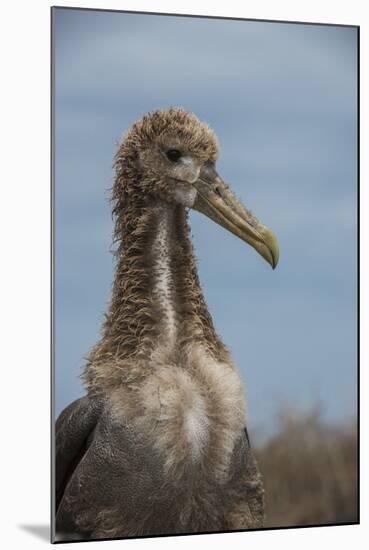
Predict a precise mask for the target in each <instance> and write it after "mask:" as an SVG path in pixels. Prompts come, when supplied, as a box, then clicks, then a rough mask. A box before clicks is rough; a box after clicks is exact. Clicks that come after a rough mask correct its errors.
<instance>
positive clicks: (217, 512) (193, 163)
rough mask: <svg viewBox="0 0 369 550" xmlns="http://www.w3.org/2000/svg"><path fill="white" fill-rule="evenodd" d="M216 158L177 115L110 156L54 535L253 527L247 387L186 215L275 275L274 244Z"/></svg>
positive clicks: (59, 429) (204, 132) (191, 121)
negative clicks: (87, 346) (231, 239)
mask: <svg viewBox="0 0 369 550" xmlns="http://www.w3.org/2000/svg"><path fill="white" fill-rule="evenodd" d="M173 151H174V152H175V153H173ZM217 151H218V146H217V142H216V138H215V135H214V134H213V132H211V131H210V130H209V128H208V127H206V126H205V125H204V124H202V123H200V122H199V121H198V119H196V117H194V115H191V114H189V113H186V112H185V111H182V110H179V109H171V110H169V111H164V112H162V111H158V112H155V113H153V114H151V115H148V116H146V117H144V119H143V120H142V121H140V122H139V123H137V124H136V125H134V126H133V128H132V130H131V131H130V132H129V134H128V135H127V137H126V139H125V140H124V142H123V144H122V146H121V147H120V149H119V151H118V154H117V159H116V166H117V178H116V181H115V185H114V190H113V198H114V201H115V206H114V213H115V216H116V228H115V237H116V240H117V242H118V243H119V246H118V250H117V268H116V277H115V283H114V288H113V294H112V300H111V304H110V308H109V311H108V314H107V317H106V321H105V323H104V327H103V334H102V338H101V340H100V342H99V343H98V344H97V345H96V346H95V348H94V349H93V350H92V352H91V354H90V357H89V361H88V364H87V366H86V369H85V372H84V381H85V385H86V389H87V395H86V396H85V397H83V398H81V399H79V400H77V401H76V402H74V403H72V404H71V405H70V406H69V407H67V408H66V409H65V410H64V411H63V412H62V413H61V415H60V417H59V418H58V420H57V426H56V505H57V515H56V531H57V534H59V537H61V538H73V537H77V536H78V537H82V538H111V537H125V536H140V535H151V534H166V533H172V534H173V533H192V532H207V531H223V530H233V529H245V528H256V527H261V526H262V525H263V517H264V511H263V488H262V482H261V478H260V474H259V472H258V469H257V466H256V463H255V460H254V458H253V455H252V453H251V450H250V447H249V444H248V437H247V432H245V426H246V419H245V403H244V391H243V386H242V383H241V380H240V376H239V374H238V371H237V369H236V367H235V365H234V364H233V362H232V359H231V357H230V354H229V352H228V351H227V349H226V348H225V346H224V345H223V343H222V342H221V340H220V338H219V337H218V335H217V334H216V332H215V329H214V326H213V323H212V319H211V316H210V313H209V311H208V308H207V305H206V302H205V300H204V296H203V293H202V289H201V286H200V283H199V279H198V275H197V269H196V262H195V258H194V253H193V248H192V243H191V239H190V230H189V225H188V221H187V216H188V209H189V208H191V207H193V208H196V209H198V210H200V211H202V212H204V213H205V214H206V215H208V216H209V217H212V218H213V219H214V220H215V221H217V222H218V223H220V224H221V225H225V226H226V225H227V224H229V227H227V228H228V229H230V230H231V231H232V232H233V233H235V234H237V235H238V236H241V238H245V240H247V242H250V244H252V246H254V248H256V249H257V250H258V251H259V252H260V253H261V254H262V255H263V256H264V257H265V258H266V259H267V260H268V261H269V262H270V263H272V265H273V267H274V266H275V264H276V262H277V256H276V255H277V248H276V244H275V241H274V240H273V239H274V238H273V237H272V236H271V233H270V232H268V230H266V228H265V227H264V226H262V225H261V224H259V222H257V220H256V218H254V216H252V215H251V214H250V213H249V212H248V211H247V210H246V209H244V208H243V207H242V205H241V204H240V203H239V202H238V201H237V200H236V199H235V197H234V196H233V195H232V194H231V192H230V191H229V189H228V187H227V186H225V185H224V184H223V182H222V181H221V180H220V178H219V176H218V175H217V174H216V172H215V168H214V163H215V160H216V156H217ZM178 154H180V157H179V158H177V157H178ZM171 157H173V158H171ZM214 182H215V184H214ZM212 185H216V186H218V187H219V190H218V189H216V190H217V193H215V192H214V193H213V191H212V189H213V188H212V187H211V186H212ZM222 185H223V186H224V187H222ZM204 186H207V187H204ZM208 189H211V197H210V199H208V198H207V193H208ZM213 195H214V197H213ZM219 199H221V200H222V201H223V203H222V204H218V202H217V201H219ZM214 205H215V210H216V212H214ZM231 205H232V211H233V212H234V214H232V215H233V216H234V217H233V218H232V220H231V219H229V220H228V221H227V217H226V213H227V211H226V209H225V208H226V207H227V208H229V207H230V206H231ZM208 209H210V210H209V211H208ZM242 216H243V218H244V221H243V222H242V220H241V221H240V218H242ZM246 221H247V224H248V226H249V228H248V227H246V226H245V227H246V233H245V227H243V225H242V224H243V223H246ZM241 231H244V233H243V234H242V235H241V234H240V232H241ZM245 235H246V236H245ZM257 235H259V237H258V236H257ZM259 241H260V242H259ZM268 254H270V255H269V256H268Z"/></svg>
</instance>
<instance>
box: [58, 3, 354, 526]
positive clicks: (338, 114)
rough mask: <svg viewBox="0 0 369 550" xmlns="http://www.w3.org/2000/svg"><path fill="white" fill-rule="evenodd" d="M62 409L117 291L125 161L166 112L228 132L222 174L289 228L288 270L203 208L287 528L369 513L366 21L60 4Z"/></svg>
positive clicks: (259, 447) (214, 297)
mask: <svg viewBox="0 0 369 550" xmlns="http://www.w3.org/2000/svg"><path fill="white" fill-rule="evenodd" d="M54 41H55V42H54V45H55V50H54V53H55V58H54V59H55V63H54V68H55V264H56V273H55V412H56V414H57V415H58V414H59V413H60V411H61V410H62V409H63V408H64V407H65V406H66V405H67V404H68V403H70V402H71V401H72V400H74V399H76V398H77V397H80V396H81V395H82V394H83V393H84V390H83V388H82V386H81V384H80V379H79V375H80V373H81V369H82V367H83V364H84V360H85V356H86V355H87V353H88V351H89V349H90V348H91V347H92V346H93V344H94V343H95V342H96V340H97V339H98V336H99V330H100V326H101V323H102V320H103V315H104V312H105V310H106V306H107V303H108V300H109V297H110V292H111V287H112V282H113V276H114V264H113V257H112V254H111V253H110V249H111V245H112V240H111V237H112V227H113V225H112V219H111V208H110V204H109V196H110V192H109V190H110V188H111V186H112V183H113V175H114V174H113V170H112V162H113V156H114V153H115V151H116V148H117V143H118V142H119V141H120V140H121V139H122V135H123V134H124V133H125V132H126V131H127V130H128V129H129V127H130V126H131V125H132V124H133V123H134V122H135V121H136V120H138V119H139V118H141V116H142V115H143V114H144V113H146V112H148V111H150V110H154V109H157V108H166V107H169V106H180V107H183V108H185V109H188V110H190V111H193V112H194V113H195V114H196V115H197V116H198V117H199V118H200V119H202V120H205V121H206V122H207V123H208V124H209V125H210V126H211V127H212V128H213V129H214V130H215V131H216V133H217V135H218V137H219V140H220V144H221V155H220V159H219V162H218V171H219V173H220V174H221V175H222V177H223V178H224V179H225V181H227V182H229V183H230V184H231V186H232V188H233V189H234V190H235V192H236V194H237V195H238V196H239V197H240V198H241V199H242V201H243V202H244V203H245V204H246V205H247V206H248V207H249V208H250V209H251V210H252V211H253V212H254V213H255V215H256V216H257V217H258V218H259V219H260V220H261V221H262V222H263V223H265V224H266V225H268V226H269V227H270V228H272V230H273V231H274V232H275V233H276V235H277V236H278V238H279V242H280V249H281V257H280V264H279V266H278V268H277V269H276V270H275V271H274V272H273V271H272V270H271V269H270V267H269V266H268V265H267V264H266V262H264V261H263V260H262V259H261V258H260V257H258V256H257V255H256V254H255V252H254V251H253V250H252V249H251V248H250V247H247V246H245V244H244V243H243V242H242V241H240V240H238V239H236V238H235V237H234V236H232V235H231V234H230V233H227V232H226V231H224V230H223V229H222V228H221V227H219V226H216V225H215V224H213V223H211V222H210V220H208V219H206V218H205V217H202V216H201V215H200V214H198V213H195V212H192V213H191V225H192V231H193V240H194V245H195V249H196V254H197V257H198V263H199V272H200V278H201V281H202V285H203V288H204V292H205V297H206V299H207V302H208V305H209V309H210V311H211V313H212V316H213V319H214V322H215V326H216V328H217V330H218V332H219V333H220V334H221V336H222V338H223V341H224V342H225V344H226V345H227V346H228V347H229V349H230V350H231V352H232V354H233V357H234V359H235V361H236V363H237V365H238V367H239V369H240V372H241V376H242V378H243V380H244V383H245V387H246V394H247V403H248V419H249V420H248V426H249V431H250V435H251V440H252V444H253V446H254V448H255V449H256V453H257V456H258V460H259V464H260V468H261V470H262V473H263V475H264V480H265V485H266V498H267V512H268V514H267V524H268V525H269V526H285V525H303V524H305V525H306V524H320V523H322V524H323V523H340V522H352V521H356V519H357V494H356V488H357V468H356V466H357V442H356V434H357V430H356V411H357V402H356V399H357V347H356V343H357V209H356V206H357V105H356V103H357V30H356V28H354V27H337V26H326V25H321V26H320V25H306V24H304V25H300V24H286V23H270V22H255V21H231V20H217V19H203V18H188V17H175V16H170V17H169V16H159V15H156V16H155V15H140V14H127V13H117V12H116V13H111V12H97V11H84V10H78V9H76V10H72V9H60V8H57V9H55V10H54Z"/></svg>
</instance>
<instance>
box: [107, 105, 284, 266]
mask: <svg viewBox="0 0 369 550" xmlns="http://www.w3.org/2000/svg"><path fill="white" fill-rule="evenodd" d="M218 152H219V145H218V140H217V137H216V135H215V133H214V131H213V130H211V129H210V128H209V127H208V126H207V125H206V124H205V123H204V122H201V121H200V120H199V119H198V118H197V117H196V116H195V115H194V114H192V113H189V112H187V111H184V110H183V109H178V108H171V109H168V110H165V111H155V112H153V113H149V114H147V115H145V116H144V117H143V118H142V119H141V120H140V121H139V122H137V123H136V124H134V125H133V126H132V128H131V129H130V130H129V132H128V134H127V135H126V136H125V139H124V141H123V142H122V144H121V146H120V148H119V150H118V152H117V155H116V168H117V178H116V182H115V187H114V195H115V198H118V197H119V195H120V194H121V193H122V192H123V193H124V194H125V195H126V196H128V197H129V196H140V197H142V196H146V197H151V198H159V199H160V200H163V201H166V202H168V203H172V204H173V203H174V204H180V205H182V206H185V207H188V208H193V209H194V210H197V211H199V212H202V213H203V214H205V215H206V216H207V217H209V218H211V219H212V220H213V221H215V222H216V223H218V224H219V225H221V226H223V227H224V228H225V229H227V230H228V231H230V232H232V233H233V234H234V235H237V236H238V237H239V238H241V239H242V240H243V241H245V242H247V243H248V244H249V245H251V246H252V247H253V248H254V249H255V250H256V251H257V252H259V254H261V256H263V258H265V260H266V261H267V262H269V264H270V265H271V266H272V268H273V269H274V268H275V267H276V266H277V263H278V259H279V248H278V241H277V239H276V237H275V236H274V234H273V233H272V232H271V231H270V230H269V229H268V228H267V227H265V225H263V224H262V223H260V222H259V221H258V220H257V218H256V217H255V216H254V215H253V214H252V213H251V212H250V211H249V210H248V209H247V208H246V207H245V206H244V205H243V204H242V203H241V202H240V201H239V200H238V199H237V198H236V196H235V195H234V194H233V193H232V191H231V190H230V188H229V187H228V185H227V184H226V183H225V182H224V181H223V180H222V179H221V177H220V176H219V175H218V173H217V171H216V166H215V165H216V160H217V158H218Z"/></svg>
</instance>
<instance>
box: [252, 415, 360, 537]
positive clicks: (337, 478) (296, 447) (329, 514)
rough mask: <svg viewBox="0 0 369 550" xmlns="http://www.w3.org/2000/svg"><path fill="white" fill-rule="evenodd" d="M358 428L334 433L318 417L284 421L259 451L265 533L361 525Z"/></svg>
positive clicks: (287, 417) (291, 417)
mask: <svg viewBox="0 0 369 550" xmlns="http://www.w3.org/2000/svg"><path fill="white" fill-rule="evenodd" d="M356 434H357V429H356V423H354V422H353V423H351V424H350V425H349V426H342V427H339V428H338V427H332V426H329V425H327V424H325V423H324V422H323V421H322V420H321V418H320V415H319V414H318V413H311V414H309V415H306V416H301V415H297V416H295V415H293V414H291V413H290V414H288V415H286V414H285V415H282V416H281V419H280V423H279V430H278V433H277V434H276V435H275V436H273V437H272V438H270V439H269V440H268V441H267V442H266V443H265V444H264V445H262V446H260V447H259V448H256V449H255V454H256V457H257V459H258V463H259V467H260V470H261V472H262V474H263V477H264V484H265V496H266V514H267V520H266V527H286V526H297V525H317V524H336V523H354V522H357V521H358V484H357V476H358V472H357V435H356Z"/></svg>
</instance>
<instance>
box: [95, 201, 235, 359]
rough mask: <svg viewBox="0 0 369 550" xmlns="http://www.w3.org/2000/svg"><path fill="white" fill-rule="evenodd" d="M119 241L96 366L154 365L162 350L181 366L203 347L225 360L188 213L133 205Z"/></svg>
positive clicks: (163, 205) (164, 205) (128, 207)
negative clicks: (107, 363) (186, 356)
mask: <svg viewBox="0 0 369 550" xmlns="http://www.w3.org/2000/svg"><path fill="white" fill-rule="evenodd" d="M116 236H117V238H118V239H119V241H120V245H119V249H118V251H117V267H116V275H115V282H114V288H113V293H112V299H111V304H110V308H109V311H108V314H107V317H106V321H105V324H104V327H103V336H102V339H101V341H100V342H99V343H98V345H97V346H96V347H95V349H94V350H93V351H92V354H91V356H90V363H93V362H100V363H101V362H104V361H112V360H114V361H118V362H119V361H121V360H125V359H128V360H129V359H132V358H136V359H140V360H144V361H145V360H147V361H149V360H150V358H151V360H152V357H153V356H155V353H156V352H158V351H160V357H161V360H162V358H163V357H166V360H168V361H173V362H174V364H176V363H177V362H178V361H177V359H178V357H180V356H181V354H183V353H184V351H185V349H188V346H193V345H196V344H200V345H201V346H203V347H205V348H206V350H207V351H208V352H209V353H210V354H212V355H213V356H214V357H216V358H223V356H224V354H225V353H226V350H225V348H224V346H223V344H222V343H221V341H220V340H219V338H218V336H217V334H216V332H215V330H214V326H213V323H212V319H211V316H210V314H209V311H208V308H207V305H206V302H205V299H204V296H203V292H202V289H201V286H200V282H199V278H198V273H197V268H196V261H195V257H194V252H193V247H192V243H191V239H190V229H189V225H188V221H187V211H186V209H185V208H184V207H182V206H178V205H170V204H168V203H165V202H163V201H157V202H154V201H153V202H152V203H149V204H147V203H143V202H135V201H134V200H130V201H128V202H127V204H126V205H125V207H124V209H123V210H122V212H121V213H120V215H119V219H118V221H117V228H116Z"/></svg>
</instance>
